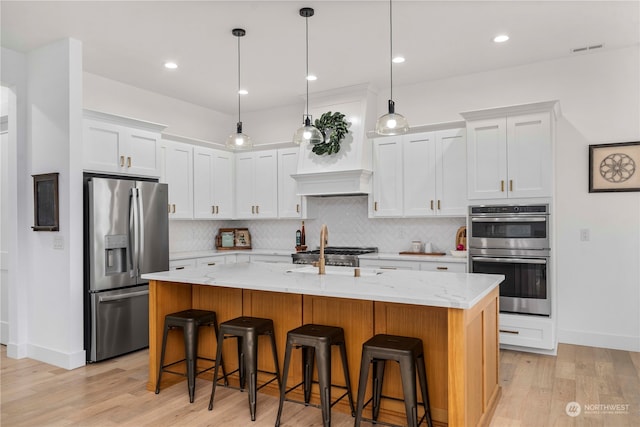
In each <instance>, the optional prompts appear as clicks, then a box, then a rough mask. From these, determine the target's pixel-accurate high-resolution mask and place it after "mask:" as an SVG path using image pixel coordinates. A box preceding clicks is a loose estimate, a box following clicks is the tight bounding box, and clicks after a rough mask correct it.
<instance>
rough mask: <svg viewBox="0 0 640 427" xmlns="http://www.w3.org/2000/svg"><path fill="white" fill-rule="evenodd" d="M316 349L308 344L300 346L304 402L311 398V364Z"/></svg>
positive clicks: (313, 360)
mask: <svg viewBox="0 0 640 427" xmlns="http://www.w3.org/2000/svg"><path fill="white" fill-rule="evenodd" d="M315 353H316V349H315V348H314V347H310V346H302V379H303V381H304V403H309V400H310V399H311V384H312V383H313V364H314V362H315V360H316V359H315V357H316V356H315Z"/></svg>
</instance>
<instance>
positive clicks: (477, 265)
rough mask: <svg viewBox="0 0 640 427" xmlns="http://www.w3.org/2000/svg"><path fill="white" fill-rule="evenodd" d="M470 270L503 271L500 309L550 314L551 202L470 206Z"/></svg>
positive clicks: (491, 272)
mask: <svg viewBox="0 0 640 427" xmlns="http://www.w3.org/2000/svg"><path fill="white" fill-rule="evenodd" d="M469 228H470V232H469V233H468V236H469V237H468V249H469V271H470V272H473V273H490V274H503V275H504V276H505V280H504V282H503V283H502V284H500V311H501V312H508V313H520V314H533V315H540V316H550V315H551V292H550V283H549V277H550V274H549V268H550V251H551V245H550V233H549V230H550V226H549V205H547V204H538V205H493V206H488V205H483V206H470V207H469Z"/></svg>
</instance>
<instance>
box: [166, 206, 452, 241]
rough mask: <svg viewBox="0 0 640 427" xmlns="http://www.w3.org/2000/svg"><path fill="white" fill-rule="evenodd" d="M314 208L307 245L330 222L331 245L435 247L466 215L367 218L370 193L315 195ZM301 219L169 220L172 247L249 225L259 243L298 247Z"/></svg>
mask: <svg viewBox="0 0 640 427" xmlns="http://www.w3.org/2000/svg"><path fill="white" fill-rule="evenodd" d="M308 203H309V205H310V209H311V210H312V211H313V212H314V216H313V218H311V219H307V220H305V230H306V237H307V246H308V247H309V248H311V249H314V248H316V247H317V246H318V244H319V239H320V237H319V236H320V226H321V225H322V224H327V227H328V229H329V245H331V246H375V247H378V249H379V251H380V252H386V253H395V252H400V251H408V250H410V246H411V241H412V240H420V241H422V242H423V243H424V242H431V245H432V251H434V252H447V251H449V250H450V249H454V243H455V235H456V231H457V230H458V228H459V227H460V226H463V225H465V218H368V216H367V215H368V213H367V197H366V196H345V197H312V198H310V199H309V201H308ZM300 225H301V222H300V221H299V220H282V219H278V220H276V219H272V220H237V221H189V220H172V221H169V249H170V251H171V252H183V251H199V250H208V249H213V248H214V247H215V243H214V242H215V236H216V234H217V233H218V228H239V227H246V228H248V229H249V232H250V233H251V244H252V247H253V248H255V249H285V250H286V249H291V250H292V251H293V250H294V247H295V241H296V230H298V229H299V228H300Z"/></svg>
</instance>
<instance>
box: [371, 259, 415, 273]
mask: <svg viewBox="0 0 640 427" xmlns="http://www.w3.org/2000/svg"><path fill="white" fill-rule="evenodd" d="M359 263H360V267H362V268H379V269H382V270H420V263H419V262H418V261H403V260H395V259H394V260H389V259H362V258H361V259H360V260H359Z"/></svg>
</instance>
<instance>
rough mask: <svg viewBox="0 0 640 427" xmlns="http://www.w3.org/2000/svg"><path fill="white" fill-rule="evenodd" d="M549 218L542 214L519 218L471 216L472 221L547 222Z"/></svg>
mask: <svg viewBox="0 0 640 427" xmlns="http://www.w3.org/2000/svg"><path fill="white" fill-rule="evenodd" d="M546 221H547V218H545V217H541V216H523V217H518V218H513V217H500V218H496V217H490V218H487V217H475V218H471V222H546Z"/></svg>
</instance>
